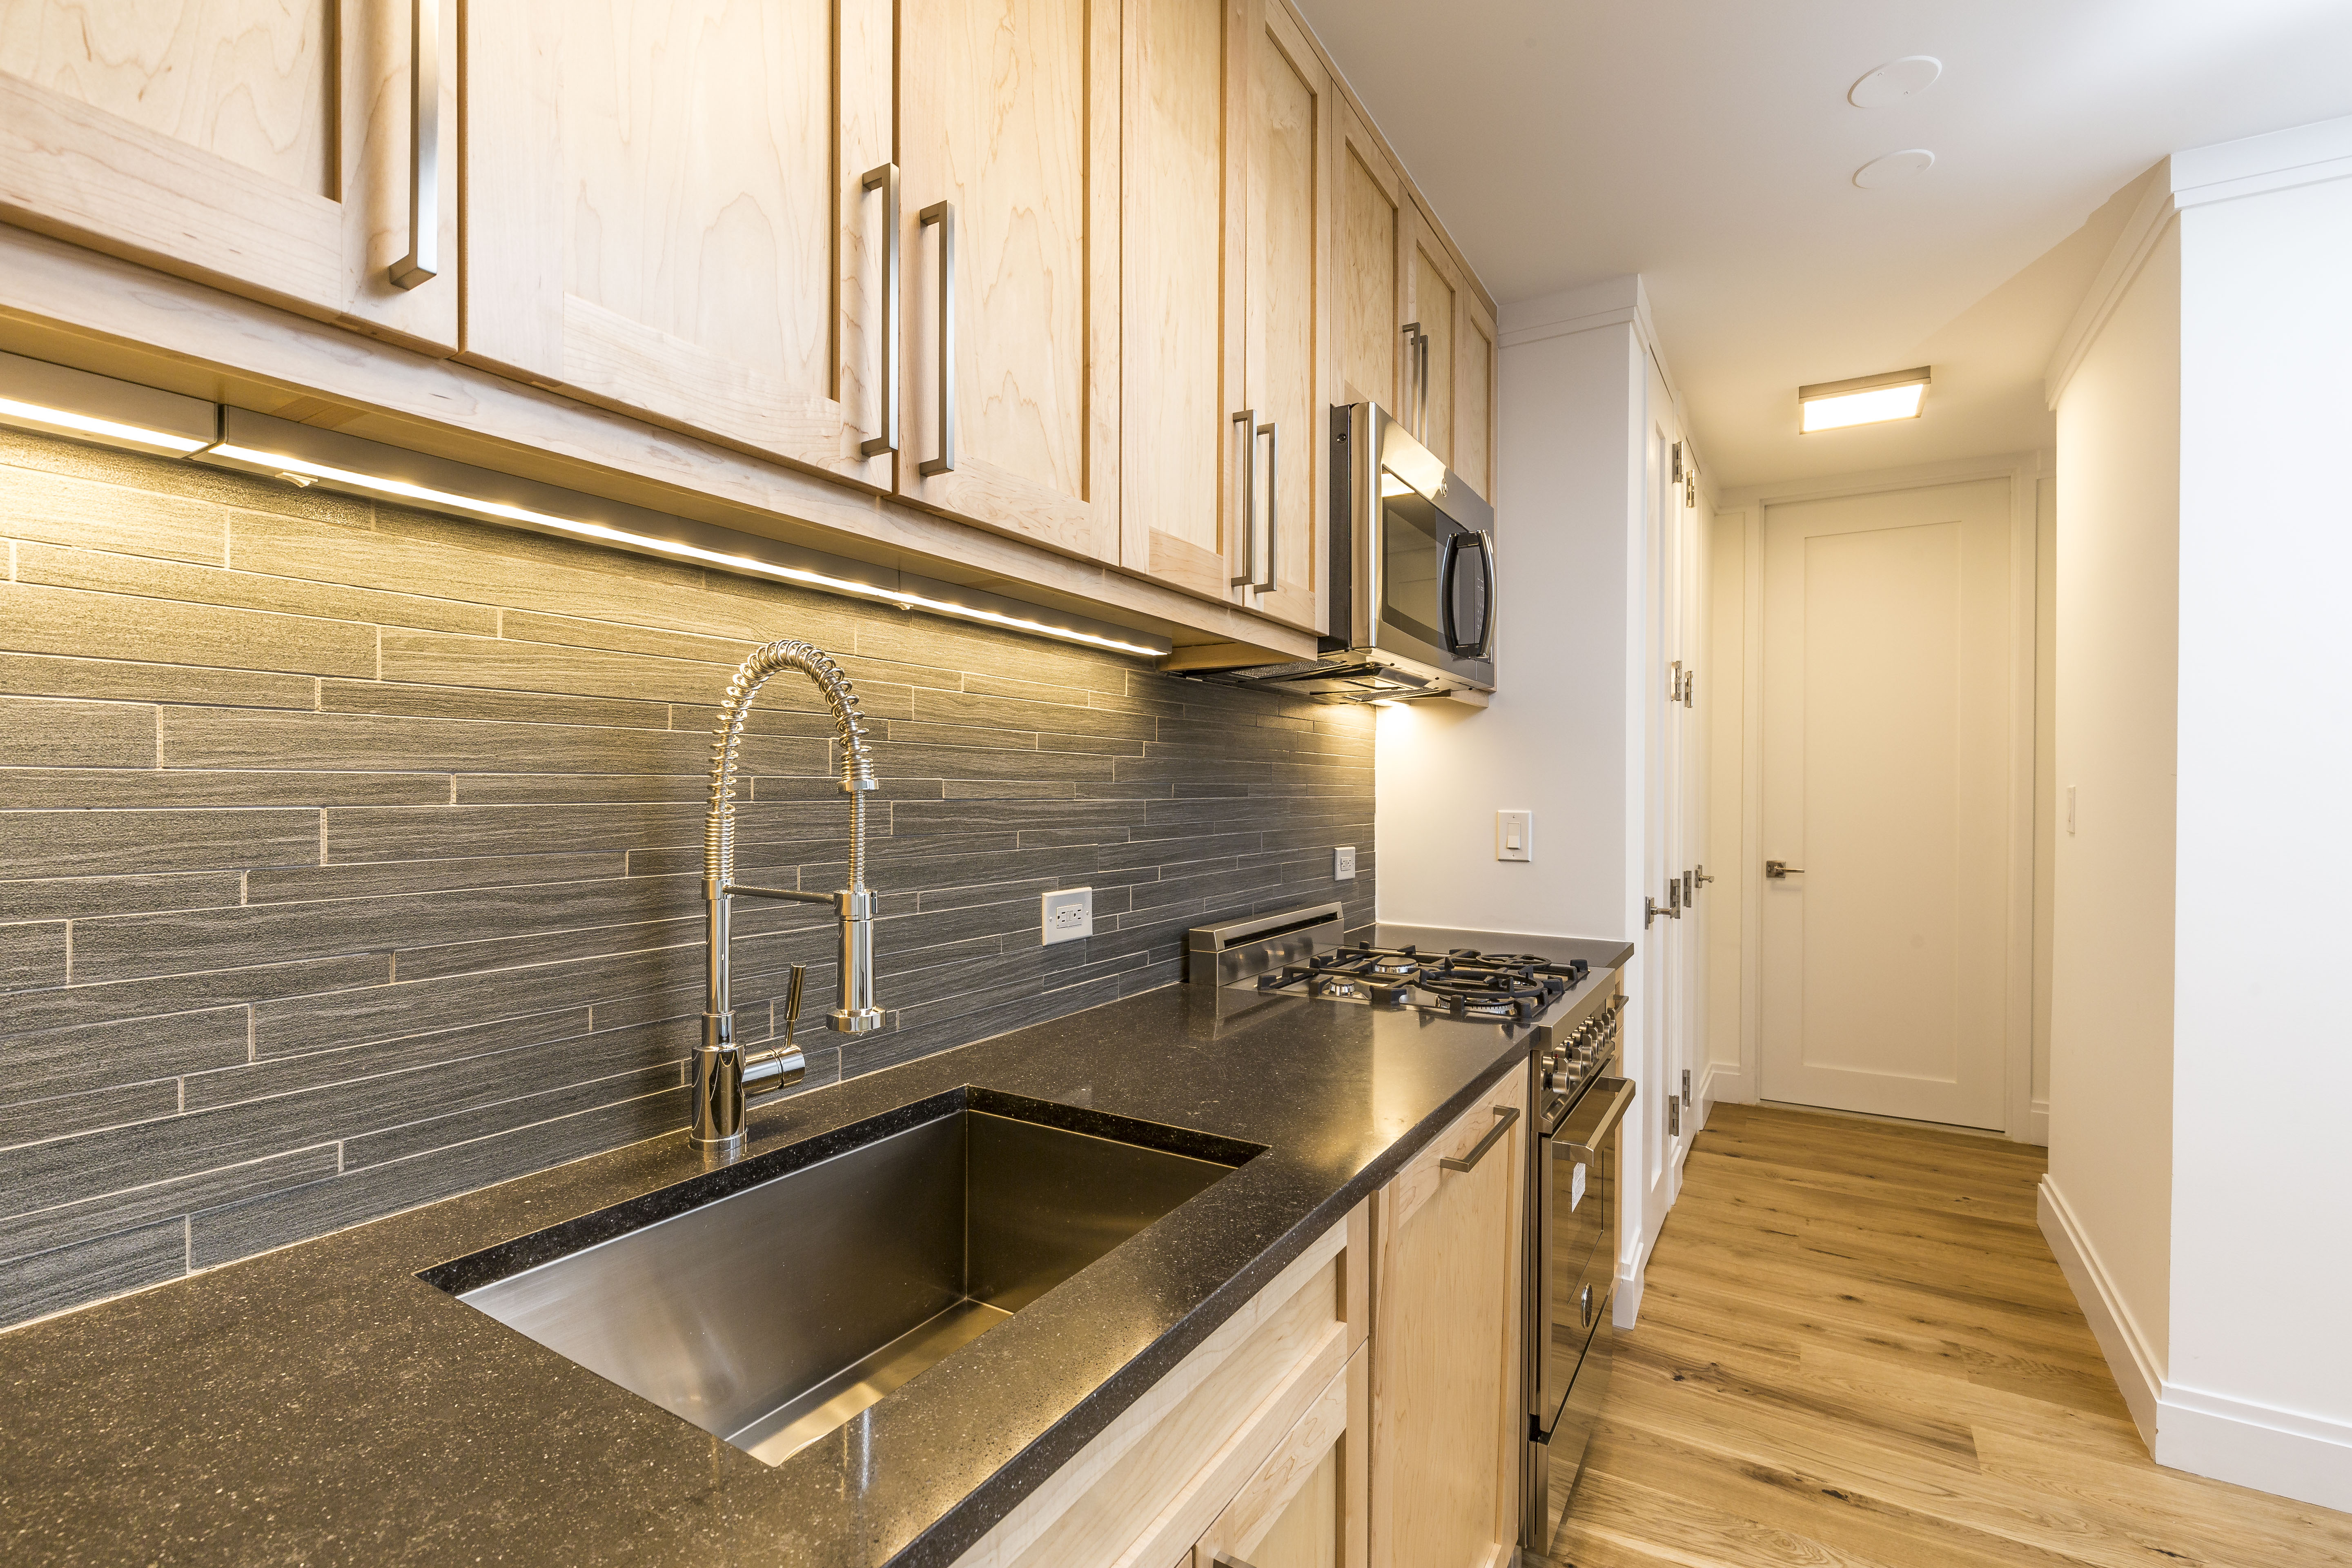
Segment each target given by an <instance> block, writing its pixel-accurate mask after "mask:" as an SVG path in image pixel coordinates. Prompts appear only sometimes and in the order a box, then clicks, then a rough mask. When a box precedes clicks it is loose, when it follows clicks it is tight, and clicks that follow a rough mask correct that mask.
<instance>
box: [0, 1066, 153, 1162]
mask: <svg viewBox="0 0 2352 1568" xmlns="http://www.w3.org/2000/svg"><path fill="white" fill-rule="evenodd" d="M179 1109H180V1080H179V1079H175V1078H163V1079H150V1080H149V1081H147V1082H144V1083H131V1084H118V1085H115V1086H113V1087H110V1088H108V1089H85V1090H83V1091H82V1092H81V1093H79V1094H61V1095H58V1097H57V1098H56V1099H54V1100H23V1101H20V1102H18V1103H16V1104H14V1105H0V1148H7V1147H12V1146H14V1145H16V1144H18V1143H37V1142H41V1141H42V1140H43V1139H45V1138H61V1137H63V1136H64V1135H65V1134H67V1133H68V1132H87V1131H90V1130H91V1129H93V1128H98V1127H121V1126H126V1125H128V1124H129V1123H131V1122H133V1121H152V1120H154V1119H155V1118H156V1117H158V1116H169V1115H171V1114H173V1112H174V1111H176V1110H179Z"/></svg>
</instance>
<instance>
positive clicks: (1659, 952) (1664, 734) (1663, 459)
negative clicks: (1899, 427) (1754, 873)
mask: <svg viewBox="0 0 2352 1568" xmlns="http://www.w3.org/2000/svg"><path fill="white" fill-rule="evenodd" d="M1652 398H1653V400H1654V402H1655V403H1656V404H1658V405H1662V406H1663V405H1664V402H1665V399H1664V389H1663V388H1662V387H1658V386H1655V385H1654V386H1653V388H1652ZM1676 438H1677V433H1676V432H1675V431H1674V430H1673V429H1671V428H1668V427H1666V426H1653V428H1652V430H1651V434H1650V452H1649V457H1648V468H1649V498H1650V507H1649V528H1648V532H1649V563H1648V579H1649V581H1648V583H1647V584H1646V587H1647V594H1646V597H1647V599H1648V601H1649V603H1648V605H1647V616H1648V619H1649V622H1650V635H1649V639H1648V641H1649V647H1650V679H1649V682H1648V686H1649V691H1648V697H1649V712H1650V723H1649V727H1648V728H1649V752H1650V755H1649V768H1648V772H1649V788H1648V790H1647V792H1646V795H1647V810H1646V812H1645V814H1644V815H1645V816H1646V818H1647V827H1648V831H1647V833H1646V835H1645V837H1646V843H1645V846H1644V854H1643V860H1644V867H1643V871H1644V875H1643V892H1644V894H1645V895H1646V896H1647V897H1648V898H1650V899H1652V900H1655V904H1656V909H1657V911H1658V912H1657V913H1655V914H1654V916H1653V917H1652V918H1651V919H1650V921H1649V925H1648V927H1647V929H1646V930H1644V931H1643V933H1642V953H1643V963H1642V971H1643V1002H1644V1003H1645V1004H1646V1011H1647V1016H1648V1020H1649V1021H1648V1024H1647V1026H1645V1027H1644V1029H1643V1047H1644V1048H1643V1064H1642V1071H1641V1073H1640V1075H1639V1076H1640V1079H1641V1082H1642V1094H1643V1097H1644V1098H1646V1100H1648V1103H1649V1109H1648V1111H1647V1130H1648V1131H1649V1133H1650V1137H1649V1139H1648V1141H1647V1143H1646V1147H1647V1148H1648V1149H1649V1150H1650V1151H1651V1154H1650V1159H1649V1170H1648V1172H1647V1176H1648V1184H1649V1185H1650V1186H1651V1187H1652V1188H1653V1189H1655V1188H1657V1187H1658V1186H1659V1184H1662V1183H1665V1182H1668V1181H1670V1180H1671V1178H1672V1176H1673V1173H1674V1168H1675V1155H1676V1154H1677V1153H1678V1152H1679V1141H1680V1138H1681V1137H1685V1136H1687V1135H1688V1129H1687V1127H1686V1126H1685V1125H1684V1124H1683V1122H1682V1120H1681V1117H1680V1116H1679V1115H1678V1114H1676V1113H1675V1112H1674V1111H1672V1110H1670V1108H1669V1107H1668V1105H1667V1101H1668V1100H1669V1099H1671V1098H1673V1097H1674V1096H1675V1094H1676V1093H1678V1092H1679V1090H1680V1089H1681V1065H1682V1061H1683V1056H1684V1037H1685V1033H1686V1027H1685V1026H1686V1019H1685V1003H1686V1001H1687V995H1686V988H1685V979H1684V973H1683V969H1684V954H1685V952H1687V951H1688V942H1687V937H1686V933H1685V930H1684V927H1685V924H1686V923H1687V917H1686V915H1685V912H1684V911H1683V909H1682V904H1683V897H1682V874H1683V870H1684V868H1685V861H1684V858H1683V734H1684V729H1685V726H1684V723H1683V718H1684V713H1685V710H1684V708H1683V705H1682V698H1681V681H1682V672H1683V670H1684V668H1685V662H1684V649H1683V626H1684V619H1685V617H1684V613H1683V612H1684V598H1685V594H1684V577H1685V530H1684V527H1683V514H1684V511H1685V508H1684V506H1683V487H1682V485H1681V484H1680V483H1678V482H1677V481H1676V480H1675V477H1674V464H1675V455H1676V454H1675V442H1676ZM1669 910H1671V911H1673V912H1671V913H1669V912H1667V911H1669ZM1641 1103H1642V1102H1641V1100H1636V1101H1635V1104H1636V1106H1639V1105H1640V1104H1641ZM1671 1198H1672V1194H1671V1192H1670V1191H1669V1192H1667V1193H1665V1194H1664V1200H1665V1201H1671Z"/></svg>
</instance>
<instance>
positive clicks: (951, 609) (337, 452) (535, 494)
mask: <svg viewBox="0 0 2352 1568" xmlns="http://www.w3.org/2000/svg"><path fill="white" fill-rule="evenodd" d="M211 406H212V405H210V404H206V405H205V407H207V408H210V407H211ZM219 413H220V439H219V440H218V442H217V443H215V444H213V445H210V446H207V447H205V448H204V449H203V450H202V451H200V452H197V453H195V454H194V460H195V461H197V462H200V463H205V464H207V465H210V466H212V467H215V468H236V469H237V470H239V471H241V472H244V473H248V474H258V475H261V476H262V477H264V478H266V479H283V480H285V481H287V482H288V483H289V484H296V485H302V486H305V487H307V486H310V485H317V486H319V487H320V488H321V489H331V490H340V491H342V492H344V493H345V494H349V495H360V496H367V497H370V498H373V499H378V500H395V501H402V502H404V503H406V504H408V505H410V506H415V507H418V508H421V509H423V510H427V511H437V512H445V513H447V514H449V515H451V516H456V517H467V518H473V519H475V520H477V521H482V522H494V523H500V524H503V525H505V526H507V527H509V528H522V529H529V530H530V531H533V532H535V533H551V534H555V535H557V536H559V537H562V538H568V539H586V540H592V541H594V542H597V543H600V544H610V545H614V546H616V547H617V548H620V549H623V550H633V551H636V552H640V553H642V554H648V555H663V556H667V557H669V558H670V559H672V560H677V561H693V562H699V563H703V564H705V565H709V566H717V567H719V568H721V569H723V570H725V571H729V572H740V573H743V574H746V575H749V576H754V577H767V578H771V579H773V580H775V581H777V582H783V583H797V584H802V585H803V586H805V587H810V588H816V589H821V590H823V591H824V592H826V593H831V594H846V595H853V596H855V597H857V598H862V599H878V600H880V601H882V602H884V603H886V604H892V605H898V606H899V607H900V608H902V609H909V610H928V611H930V612H931V613H933V614H935V615H942V616H955V617H957V618H958V619H961V620H967V621H980V622H983V623H985V624H987V625H990V626H1002V627H1003V628H1005V629H1006V630H1008V631H1018V632H1027V633H1030V634H1033V635H1034V636H1038V637H1057V638H1059V639H1061V640H1062V641H1064V642H1075V643H1085V644H1087V645H1088V646H1089V647H1104V648H1111V649H1114V650H1116V651H1118V652H1120V653H1132V654H1140V655H1142V656H1144V657H1146V658H1163V657H1165V656H1166V654H1167V653H1168V651H1169V647H1170V645H1169V643H1168V641H1167V639H1165V638H1163V637H1154V636H1152V635H1151V634H1150V633H1148V632H1139V631H1135V630H1132V629H1130V628H1129V627H1126V626H1113V625H1111V624H1110V623H1109V622H1107V621H1097V620H1093V619H1091V618H1089V617H1087V616H1075V615H1070V614H1067V613H1066V612H1064V611H1061V610H1056V609H1050V608H1048V607H1046V606H1045V605H1033V604H1028V603H1024V601H1022V600H1019V599H1008V598H1004V597H1003V596H1002V595H995V594H990V593H985V592H983V591H982V590H980V589H977V588H971V587H967V586H965V585H964V584H956V583H947V582H942V581H940V580H939V579H937V578H931V577H920V576H917V575H915V574H912V573H909V572H903V571H900V570H899V569H898V568H897V567H895V566H883V565H877V564H875V563H872V562H866V561H855V560H851V559H850V558H848V557H846V556H841V555H833V554H828V553H826V552H823V551H817V550H806V549H803V548H801V547H800V546H798V545H793V544H786V543H784V542H782V541H780V540H773V539H762V538H761V537H759V536H758V535H756V534H749V533H740V532H738V531H735V530H734V529H731V528H719V527H716V526H713V525H711V524H709V523H701V522H695V521H691V520H689V519H687V518H681V517H672V516H670V515H669V514H668V513H667V512H657V511H649V510H646V509H645V508H642V507H635V506H630V505H628V504H627V503H626V502H624V501H615V500H605V499H604V498H603V497H601V496H592V495H587V494H584V493H583V492H581V491H578V490H568V489H561V488H559V487H557V486H554V485H545V484H541V483H539V482H538V481H537V480H535V479H521V478H519V477H517V476H515V475H513V474H502V473H499V472H498V471H496V470H495V469H491V468H474V467H472V466H470V465H468V464H465V463H457V462H452V461H450V460H449V459H447V458H436V457H433V456H430V455H429V454H427V453H424V452H413V451H410V450H409V449H407V448H406V447H391V446H386V445H385V444H383V442H381V441H371V440H367V439H365V438H364V437H358V436H347V435H344V434H343V433H342V432H341V431H338V430H322V429H320V428H319V427H318V426H315V425H298V424H296V423H294V422H293V421H291V420H286V419H278V418H276V417H273V416H270V415H267V414H256V413H254V412H252V411H251V410H250V409H245V408H229V407H224V408H222V409H221V410H220V411H219Z"/></svg>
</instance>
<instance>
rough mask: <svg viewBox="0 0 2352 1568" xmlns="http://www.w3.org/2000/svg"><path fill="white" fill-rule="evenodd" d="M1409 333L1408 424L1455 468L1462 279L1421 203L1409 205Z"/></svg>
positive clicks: (1407, 327) (1407, 321)
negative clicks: (1456, 365) (1456, 354)
mask: <svg viewBox="0 0 2352 1568" xmlns="http://www.w3.org/2000/svg"><path fill="white" fill-rule="evenodd" d="M1405 215H1406V234H1407V241H1406V247H1405V264H1404V265H1405V285H1406V288H1407V289H1408V294H1407V297H1406V300H1405V335H1408V336H1410V337H1412V339H1413V345H1412V354H1413V360H1412V363H1411V364H1409V365H1407V366H1406V368H1405V376H1406V380H1407V383H1408V384H1407V387H1406V397H1405V424H1406V426H1408V427H1409V428H1410V429H1411V430H1412V433H1413V434H1414V435H1415V436H1417V437H1420V439H1421V444H1422V445H1423V446H1424V447H1428V448H1429V449H1430V450H1431V451H1432V452H1433V453H1434V454H1436V456H1437V459H1438V461H1440V462H1442V463H1444V464H1445V465H1446V466H1447V467H1448V468H1452V467H1453V466H1454V412H1455V403H1456V400H1455V396H1454V391H1455V388H1454V344H1455V343H1456V342H1457V341H1458V340H1459V337H1460V333H1459V331H1458V329H1457V327H1456V325H1455V321H1454V312H1455V310H1457V309H1458V308H1459V305H1460V300H1461V294H1462V289H1461V282H1460V279H1459V277H1458V276H1457V275H1456V273H1455V272H1454V258H1452V257H1450V256H1448V255H1447V254H1446V253H1445V247H1444V245H1443V244H1442V243H1440V241H1439V240H1438V237H1437V231H1436V229H1435V227H1434V226H1433V225H1432V224H1431V223H1430V221H1429V220H1428V219H1427V218H1426V217H1423V216H1422V212H1421V207H1420V205H1419V204H1418V203H1414V202H1407V203H1406V204H1405Z"/></svg>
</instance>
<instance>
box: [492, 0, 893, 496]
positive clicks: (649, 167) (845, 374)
mask: <svg viewBox="0 0 2352 1568" xmlns="http://www.w3.org/2000/svg"><path fill="white" fill-rule="evenodd" d="M835 11H836V6H835V4H834V3H833V0H779V3H778V4H774V5H757V6H754V5H740V4H730V3H729V0H532V3H530V4H511V5H500V6H497V7H490V6H474V7H469V8H468V13H467V15H468V21H469V25H470V26H471V27H472V28H473V32H472V34H471V37H470V38H469V57H470V61H471V68H472V70H473V72H474V76H475V82H474V85H473V87H472V89H471V92H470V101H471V103H472V105H473V110H472V120H471V123H472V125H473V127H474V133H473V134H471V135H469V136H468V139H467V156H468V159H469V164H468V168H469V173H470V175H471V189H470V198H469V199H470V202H471V207H470V216H471V220H472V221H471V222H470V223H469V226H468V239H469V244H470V245H471V247H472V249H473V256H472V260H473V262H474V265H473V267H472V268H470V270H469V273H468V278H467V288H468V295H467V299H468V312H467V335H466V350H467V355H468V357H471V358H474V359H478V360H480V361H482V362H484V363H488V364H491V365H494V366H497V367H499V368H502V369H506V370H509V371H514V372H520V374H524V375H527V376H529V377H530V378H531V379H533V380H536V381H541V382H543V383H547V384H554V385H559V386H562V387H565V388H568V389H570V390H572V391H574V392H578V393H580V394H582V395H585V396H587V397H590V398H593V399H594V400H596V401H598V402H600V403H605V404H608V405H612V406H614V407H618V408H623V409H626V410H629V411H631V412H635V413H639V414H644V415H646V416H651V417H653V418H655V419H657V420H660V421H662V422H664V423H666V424H671V425H676V426H680V427H682V428H685V429H689V430H693V431H696V432H698V433H700V434H705V435H709V436H714V437H719V438H720V439H722V440H725V441H729V442H730V443H733V444H736V445H739V446H743V447H750V448H752V449H754V450H757V451H761V452H765V453H770V454H773V455H776V456H780V457H784V458H791V459H793V460H794V461H797V462H802V463H806V464H810V465H813V466H814V467H818V468H824V469H827V470H830V471H832V472H835V473H840V474H844V475H846V476H848V477H851V478H856V479H865V480H866V481H868V482H870V483H876V484H887V482H888V478H889V468H888V464H887V459H883V458H876V459H871V460H869V459H867V458H864V457H863V456H862V455H861V454H860V453H859V450H858V446H859V443H860V441H861V440H863V438H864V437H866V435H869V434H872V433H873V432H874V430H875V429H877V428H878V426H879V424H880V414H881V410H880V408H879V406H878V404H877V398H876V395H875V393H874V392H873V391H872V390H871V386H870V383H871V378H872V376H873V374H875V372H877V371H878V369H879V352H880V344H879V342H878V341H877V333H878V331H879V321H880V312H879V305H880V300H879V295H878V276H877V282H876V284H874V285H868V284H867V283H866V277H867V275H868V274H869V272H876V271H877V264H876V263H874V262H873V261H872V260H871V258H869V255H868V253H869V252H870V251H873V250H874V249H875V246H874V244H873V241H874V239H876V238H878V236H879V229H878V225H879V224H880V222H881V216H880V197H879V196H878V195H866V193H865V192H864V191H863V190H862V189H861V188H860V184H859V174H861V173H862V172H863V170H864V169H866V167H869V166H871V165H872V164H873V163H879V162H881V161H882V160H883V159H884V158H886V157H887V102H888V89H889V74H888V59H889V54H888V49H889V36H888V7H887V0H840V4H839V5H838V12H839V26H837V27H836V26H835ZM877 100H879V102H880V103H881V104H883V105H884V106H886V107H885V108H884V109H883V110H881V111H879V112H878V113H877V110H876V109H875V107H874V106H875V103H876V101H877ZM845 107H854V109H855V112H845V111H844V110H845ZM851 367H856V368H855V369H853V368H851Z"/></svg>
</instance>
